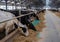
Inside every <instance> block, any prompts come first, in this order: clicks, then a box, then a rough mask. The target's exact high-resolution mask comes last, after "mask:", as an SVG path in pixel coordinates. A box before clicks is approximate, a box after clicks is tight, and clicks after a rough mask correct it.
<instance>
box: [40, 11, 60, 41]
mask: <svg viewBox="0 0 60 42" xmlns="http://www.w3.org/2000/svg"><path fill="white" fill-rule="evenodd" d="M45 19H46V20H45V22H46V26H47V27H46V28H45V29H43V32H41V35H42V36H41V37H42V39H41V40H39V42H60V18H58V17H57V16H56V15H55V14H54V13H53V12H51V11H48V10H46V12H45Z"/></svg>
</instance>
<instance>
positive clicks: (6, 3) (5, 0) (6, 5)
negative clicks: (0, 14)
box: [5, 0, 7, 10]
mask: <svg viewBox="0 0 60 42" xmlns="http://www.w3.org/2000/svg"><path fill="white" fill-rule="evenodd" d="M5 3H6V10H7V0H5Z"/></svg>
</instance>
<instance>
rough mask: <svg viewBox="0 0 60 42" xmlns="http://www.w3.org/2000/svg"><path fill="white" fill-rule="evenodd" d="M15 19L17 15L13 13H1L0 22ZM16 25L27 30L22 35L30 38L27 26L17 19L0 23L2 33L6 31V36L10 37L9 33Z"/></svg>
mask: <svg viewBox="0 0 60 42" xmlns="http://www.w3.org/2000/svg"><path fill="white" fill-rule="evenodd" d="M13 17H15V15H13V14H12V13H9V12H4V11H0V22H2V21H5V20H9V19H12V18H13ZM14 23H15V24H17V25H18V26H19V27H22V28H24V29H26V32H23V31H22V33H23V34H24V35H25V36H28V34H29V33H28V29H27V26H26V25H23V24H21V23H20V22H19V21H18V20H17V19H14V20H10V21H7V22H4V23H0V31H2V30H3V29H5V30H6V35H8V32H9V31H10V30H12V29H14V28H15V26H14Z"/></svg>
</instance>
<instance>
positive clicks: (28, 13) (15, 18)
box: [0, 12, 33, 23]
mask: <svg viewBox="0 0 60 42" xmlns="http://www.w3.org/2000/svg"><path fill="white" fill-rule="evenodd" d="M32 13H33V12H31V13H28V14H24V15H20V16H17V17H14V18H12V19H9V20H5V21H2V22H0V23H4V22H7V21H10V20H14V19H17V18H21V17H23V16H26V15H31V14H32Z"/></svg>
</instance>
